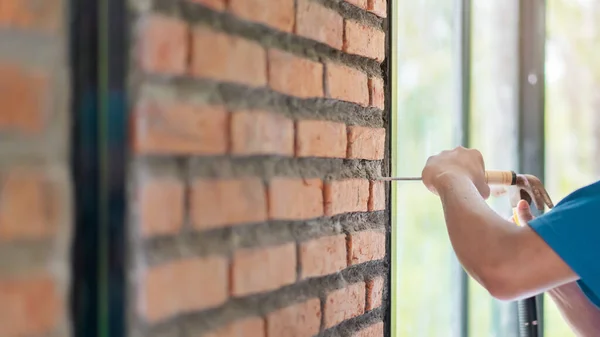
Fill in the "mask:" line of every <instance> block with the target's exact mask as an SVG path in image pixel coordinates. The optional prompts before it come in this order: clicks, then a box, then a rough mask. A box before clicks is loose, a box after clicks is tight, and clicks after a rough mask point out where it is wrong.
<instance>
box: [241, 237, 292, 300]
mask: <svg viewBox="0 0 600 337" xmlns="http://www.w3.org/2000/svg"><path fill="white" fill-rule="evenodd" d="M295 280H296V247H295V245H294V244H292V243H287V244H285V245H282V246H276V247H265V248H256V249H243V250H239V251H238V252H236V253H235V256H234V257H233V262H232V272H231V282H232V294H233V295H234V296H243V295H248V294H253V293H258V292H263V291H267V290H274V289H277V288H279V287H281V286H283V285H286V284H290V283H293V282H294V281H295Z"/></svg>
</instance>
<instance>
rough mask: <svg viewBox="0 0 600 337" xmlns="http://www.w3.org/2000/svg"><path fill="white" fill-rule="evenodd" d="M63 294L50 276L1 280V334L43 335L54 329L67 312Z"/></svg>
mask: <svg viewBox="0 0 600 337" xmlns="http://www.w3.org/2000/svg"><path fill="white" fill-rule="evenodd" d="M59 293H60V292H59V290H58V289H57V286H56V284H55V281H54V280H53V279H52V278H51V277H47V276H37V277H36V276H31V277H27V278H21V279H19V278H14V279H10V278H7V279H2V280H0V301H2V302H1V303H2V310H0V335H2V336H39V335H41V334H44V333H46V332H47V331H52V330H54V329H55V328H56V326H57V325H58V323H59V322H60V320H61V319H64V317H61V316H63V315H64V314H65V312H64V309H63V306H64V305H65V303H63V301H64V299H63V298H62V297H61V296H60V294H59Z"/></svg>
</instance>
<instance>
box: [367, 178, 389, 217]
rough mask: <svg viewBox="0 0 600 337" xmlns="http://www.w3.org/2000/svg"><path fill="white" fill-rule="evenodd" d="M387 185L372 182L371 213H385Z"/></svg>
mask: <svg viewBox="0 0 600 337" xmlns="http://www.w3.org/2000/svg"><path fill="white" fill-rule="evenodd" d="M386 206H387V205H386V202H385V183H384V182H383V181H371V182H370V185H369V208H368V209H369V212H373V211H383V210H384V209H385V208H386Z"/></svg>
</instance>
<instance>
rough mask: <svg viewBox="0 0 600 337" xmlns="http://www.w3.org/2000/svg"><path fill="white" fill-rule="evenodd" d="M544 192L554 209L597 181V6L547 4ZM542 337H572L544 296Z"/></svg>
mask: <svg viewBox="0 0 600 337" xmlns="http://www.w3.org/2000/svg"><path fill="white" fill-rule="evenodd" d="M547 32H548V33H547V41H546V44H547V45H546V188H547V189H548V192H549V193H550V196H551V197H552V198H553V200H554V203H555V204H556V203H557V202H558V201H559V200H561V199H562V198H564V197H565V196H566V195H567V194H569V193H571V192H572V191H573V190H575V189H577V188H579V187H582V186H584V185H587V184H589V183H591V182H594V181H596V180H598V179H600V49H599V48H598V46H599V45H600V3H599V2H598V1H584V0H578V1H573V0H549V1H548V5H547ZM544 302H545V304H546V305H545V320H544V323H545V329H544V330H545V332H544V334H545V336H546V337H563V336H574V334H573V333H572V332H571V331H570V329H569V328H568V326H567V325H566V323H565V322H564V320H563V319H562V317H561V316H560V313H559V312H558V309H557V308H556V306H555V305H554V303H553V302H552V300H551V299H550V298H549V297H547V296H546V300H545V301H544Z"/></svg>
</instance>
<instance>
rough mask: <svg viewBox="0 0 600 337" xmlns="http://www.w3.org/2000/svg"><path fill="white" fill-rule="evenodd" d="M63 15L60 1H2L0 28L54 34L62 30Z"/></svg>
mask: <svg viewBox="0 0 600 337" xmlns="http://www.w3.org/2000/svg"><path fill="white" fill-rule="evenodd" d="M64 13H66V4H65V3H64V2H63V1H62V0H44V1H38V0H2V1H0V28H18V29H35V30H38V31H45V32H50V33H56V32H58V31H59V29H61V28H62V23H63V21H64ZM0 77H2V76H0Z"/></svg>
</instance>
